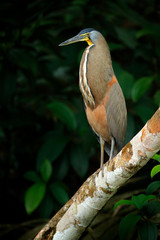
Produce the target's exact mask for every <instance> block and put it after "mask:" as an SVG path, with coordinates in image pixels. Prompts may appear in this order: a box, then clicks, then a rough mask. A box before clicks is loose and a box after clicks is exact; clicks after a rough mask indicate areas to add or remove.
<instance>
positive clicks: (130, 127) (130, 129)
mask: <svg viewBox="0 0 160 240" xmlns="http://www.w3.org/2000/svg"><path fill="white" fill-rule="evenodd" d="M135 127H136V126H135V120H134V118H133V115H132V114H130V113H128V114H127V131H126V139H125V143H128V142H129V141H130V140H131V139H132V138H133V136H134V134H135Z"/></svg>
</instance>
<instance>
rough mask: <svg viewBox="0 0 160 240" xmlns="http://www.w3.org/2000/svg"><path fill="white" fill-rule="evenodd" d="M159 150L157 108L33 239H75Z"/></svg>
mask: <svg viewBox="0 0 160 240" xmlns="http://www.w3.org/2000/svg"><path fill="white" fill-rule="evenodd" d="M159 150H160V108H159V109H158V110H157V111H156V113H155V114H154V115H153V117H152V118H151V119H150V120H149V121H148V122H147V123H146V125H145V126H144V127H143V128H142V129H141V131H139V133H138V134H137V135H136V136H135V137H134V138H133V139H132V140H131V141H130V142H129V143H128V144H127V145H126V146H125V147H124V148H123V149H122V150H121V151H120V152H119V153H118V154H117V156H116V157H114V159H112V160H111V161H110V162H106V164H105V167H104V176H103V177H102V172H101V171H100V170H99V169H98V170H97V171H96V172H95V173H94V174H92V175H91V176H90V177H89V178H88V179H87V180H86V181H85V182H84V184H83V185H82V186H81V187H80V189H79V190H78V191H77V192H76V194H75V195H74V196H73V197H72V198H71V199H70V201H69V202H68V203H66V204H65V206H63V207H62V208H61V209H60V211H59V212H58V213H57V214H56V215H55V216H54V217H53V218H52V219H51V220H50V221H49V223H48V224H46V225H45V226H44V228H43V229H42V230H41V231H40V232H39V233H38V235H37V236H36V237H35V240H50V239H53V240H62V239H63V240H68V239H69V240H73V239H74V240H75V239H78V238H79V237H80V236H81V234H82V233H83V231H84V230H85V229H86V228H87V226H88V225H89V224H90V223H91V221H92V220H93V218H94V217H95V216H96V214H97V213H98V211H99V210H100V209H102V208H103V206H104V205H105V204H106V202H107V201H108V200H109V199H110V198H111V197H112V196H113V195H114V194H115V193H116V191H117V190H118V189H119V187H121V186H122V185H123V184H124V183H126V181H127V180H128V179H129V178H130V177H132V176H133V175H134V174H135V173H136V172H137V171H138V170H139V169H141V168H142V167H143V166H144V165H145V164H146V163H147V162H148V161H149V159H150V158H152V157H153V156H154V154H155V153H156V152H158V151H159Z"/></svg>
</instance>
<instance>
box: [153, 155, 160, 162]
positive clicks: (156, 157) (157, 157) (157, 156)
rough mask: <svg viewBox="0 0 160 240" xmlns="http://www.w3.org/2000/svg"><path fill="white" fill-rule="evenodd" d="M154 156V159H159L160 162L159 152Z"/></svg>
mask: <svg viewBox="0 0 160 240" xmlns="http://www.w3.org/2000/svg"><path fill="white" fill-rule="evenodd" d="M152 158H153V159H154V160H157V161H158V162H159V163H160V155H159V154H155V155H154V156H153V157H152Z"/></svg>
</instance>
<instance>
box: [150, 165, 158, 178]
mask: <svg viewBox="0 0 160 240" xmlns="http://www.w3.org/2000/svg"><path fill="white" fill-rule="evenodd" d="M159 172H160V164H159V165H157V166H155V167H154V168H152V171H151V178H153V177H154V176H155V175H156V174H157V173H159Z"/></svg>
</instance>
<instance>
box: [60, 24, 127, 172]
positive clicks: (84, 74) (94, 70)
mask: <svg viewBox="0 0 160 240" xmlns="http://www.w3.org/2000/svg"><path fill="white" fill-rule="evenodd" d="M82 41H85V42H87V47H86V48H85V50H84V52H83V55H82V58H81V62H80V68H79V88H80V91H81V93H82V96H83V100H84V105H85V112H86V116H87V119H88V122H89V124H90V126H91V128H92V130H93V131H94V133H95V134H96V136H97V138H98V141H99V143H100V169H101V170H102V169H103V166H104V151H105V152H106V153H107V154H108V156H109V161H110V160H111V159H112V158H113V157H114V156H115V155H117V153H118V152H119V151H120V150H121V149H122V148H123V146H124V142H125V136H126V126H127V109H126V102H125V98H124V95H123V92H122V89H121V87H120V85H119V82H118V80H117V78H116V76H115V73H114V70H113V67H112V60H111V55H110V50H109V46H108V44H107V42H106V40H105V38H104V37H103V35H102V34H101V33H100V32H99V31H97V30H95V29H94V28H85V29H83V30H82V31H80V32H79V33H78V34H77V35H76V36H74V37H72V38H70V39H68V40H66V41H64V42H62V43H61V44H59V46H65V45H69V44H72V43H76V42H82Z"/></svg>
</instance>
